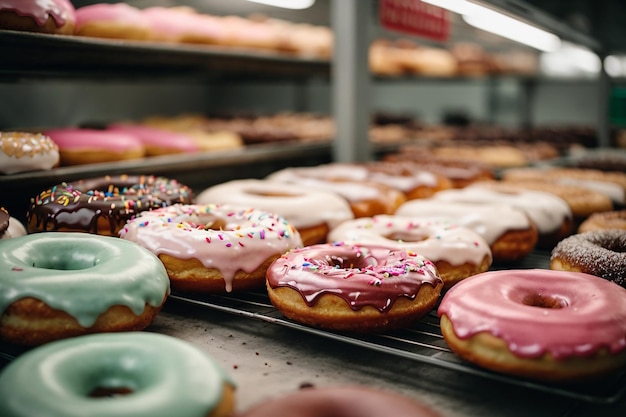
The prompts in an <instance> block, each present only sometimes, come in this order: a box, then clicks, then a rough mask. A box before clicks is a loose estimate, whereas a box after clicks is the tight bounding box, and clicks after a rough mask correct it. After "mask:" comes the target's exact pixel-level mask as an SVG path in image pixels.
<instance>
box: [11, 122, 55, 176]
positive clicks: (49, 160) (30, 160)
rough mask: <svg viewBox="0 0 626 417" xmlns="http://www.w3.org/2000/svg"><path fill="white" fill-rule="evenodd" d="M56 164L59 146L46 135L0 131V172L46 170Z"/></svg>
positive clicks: (13, 172)
mask: <svg viewBox="0 0 626 417" xmlns="http://www.w3.org/2000/svg"><path fill="white" fill-rule="evenodd" d="M58 164H59V147H58V146H57V145H56V143H54V142H53V141H52V139H50V138H49V137H48V136H46V135H43V134H41V133H25V132H0V173H3V174H15V173H18V172H25V171H37V170H46V169H50V168H53V167H55V166H57V165H58Z"/></svg>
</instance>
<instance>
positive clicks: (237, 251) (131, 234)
mask: <svg viewBox="0 0 626 417" xmlns="http://www.w3.org/2000/svg"><path fill="white" fill-rule="evenodd" d="M120 237H121V238H123V239H127V240H130V241H133V242H135V243H138V244H139V245H141V246H143V247H145V248H147V249H148V250H150V251H151V252H153V253H154V254H155V255H157V256H158V257H159V258H160V259H161V261H162V262H163V264H164V265H165V268H166V269H167V273H168V275H169V277H170V280H171V283H172V288H173V289H175V290H180V291H198V292H224V291H227V292H230V291H233V290H243V289H250V288H257V287H263V285H264V284H265V271H266V270H267V267H268V266H269V265H270V264H271V263H272V261H274V260H275V259H276V258H278V257H279V256H281V255H282V254H284V253H285V252H287V251H289V250H291V249H294V248H296V247H299V246H302V241H301V239H300V235H299V234H298V232H297V231H296V230H295V229H294V227H293V226H292V225H291V224H289V223H287V221H286V220H285V219H283V218H282V217H279V216H277V215H275V214H272V213H268V212H265V211H260V210H255V209H235V208H233V207H228V206H225V205H215V204H208V205H182V204H176V205H174V206H170V207H165V208H162V209H157V210H153V211H149V212H143V213H141V214H140V215H139V216H137V217H136V218H134V219H133V220H130V221H129V222H128V223H127V224H126V226H125V227H124V228H123V229H122V230H121V232H120Z"/></svg>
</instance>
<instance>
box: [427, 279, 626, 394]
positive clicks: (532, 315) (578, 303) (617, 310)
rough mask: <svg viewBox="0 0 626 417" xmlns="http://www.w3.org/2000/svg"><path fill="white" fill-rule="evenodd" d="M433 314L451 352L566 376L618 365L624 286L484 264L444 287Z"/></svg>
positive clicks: (520, 371)
mask: <svg viewBox="0 0 626 417" xmlns="http://www.w3.org/2000/svg"><path fill="white" fill-rule="evenodd" d="M438 314H439V316H440V317H441V332H442V334H443V337H444V339H445V340H446V342H447V343H448V345H449V346H450V348H451V349H452V350H453V351H454V352H455V353H457V354H458V355H459V356H461V357H462V358H464V359H466V360H468V361H471V362H474V363H476V364H478V365H480V366H483V367H485V368H488V369H492V370H495V371H498V372H503V373H508V374H512V375H516V376H521V377H525V378H531V379H537V380H542V381H564V382H565V381H566V382H572V381H577V380H586V379H590V378H599V377H601V376H604V375H606V374H610V373H613V372H616V371H617V370H619V369H622V368H623V367H624V366H626V290H625V289H623V288H620V287H619V286H618V285H615V284H614V283H612V282H609V281H607V280H603V279H600V278H598V277H595V276H593V275H589V274H583V273H579V272H564V271H551V270H539V269H535V270H503V271H491V272H485V273H483V274H479V275H475V276H473V277H470V278H468V279H466V280H463V281H462V282H460V283H459V284H457V285H455V286H454V287H453V288H452V289H450V291H448V292H447V293H446V295H445V296H444V297H443V300H442V301H441V304H440V306H439V310H438Z"/></svg>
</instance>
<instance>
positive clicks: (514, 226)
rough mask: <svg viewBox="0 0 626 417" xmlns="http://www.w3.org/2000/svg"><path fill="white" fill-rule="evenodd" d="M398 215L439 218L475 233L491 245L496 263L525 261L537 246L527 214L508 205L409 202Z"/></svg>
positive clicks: (432, 200)
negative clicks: (520, 259) (525, 257)
mask: <svg viewBox="0 0 626 417" xmlns="http://www.w3.org/2000/svg"><path fill="white" fill-rule="evenodd" d="M395 215H396V216H408V217H430V218H433V219H436V218H439V219H441V220H445V221H450V222H452V223H455V224H457V225H459V226H462V227H466V228H469V229H472V230H473V231H475V232H476V233H478V234H479V235H480V236H482V237H483V238H484V239H485V241H486V242H487V243H488V244H489V246H490V248H491V252H492V256H493V258H494V260H497V261H508V260H514V259H519V258H522V257H524V256H526V255H528V254H529V253H530V252H531V251H532V250H533V249H534V247H535V245H536V243H537V229H536V228H535V226H534V224H533V222H532V221H531V220H530V219H529V218H528V216H527V215H526V213H524V211H522V210H519V209H517V208H515V207H512V206H509V205H506V204H474V203H469V202H455V203H454V204H449V203H447V202H446V201H444V200H438V199H434V198H428V199H420V200H411V201H407V202H406V203H404V204H402V205H401V206H400V207H399V208H398V210H396V213H395ZM520 239H521V241H520ZM513 244H514V245H513Z"/></svg>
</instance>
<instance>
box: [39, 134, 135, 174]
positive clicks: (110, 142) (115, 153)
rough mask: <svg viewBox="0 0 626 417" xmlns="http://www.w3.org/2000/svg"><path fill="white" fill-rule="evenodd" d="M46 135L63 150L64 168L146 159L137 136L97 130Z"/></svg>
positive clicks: (60, 152) (61, 153)
mask: <svg viewBox="0 0 626 417" xmlns="http://www.w3.org/2000/svg"><path fill="white" fill-rule="evenodd" d="M45 134H46V135H48V136H50V138H51V139H52V140H53V141H54V143H56V144H57V145H58V147H59V154H60V156H61V165H63V166H67V165H84V164H95V163H101V162H115V161H123V160H129V159H137V158H142V157H143V156H144V155H145V149H144V146H143V144H142V143H141V141H139V140H138V139H136V138H135V137H133V136H131V135H128V134H123V133H117V132H107V131H104V130H94V129H80V128H67V129H52V130H48V131H46V132H45Z"/></svg>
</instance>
